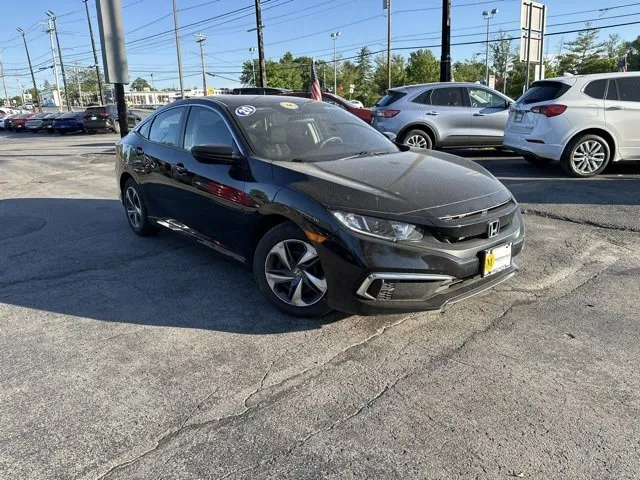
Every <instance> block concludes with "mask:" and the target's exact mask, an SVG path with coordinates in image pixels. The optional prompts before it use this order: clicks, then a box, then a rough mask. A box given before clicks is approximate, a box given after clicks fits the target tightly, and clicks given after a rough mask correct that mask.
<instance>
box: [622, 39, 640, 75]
mask: <svg viewBox="0 0 640 480" xmlns="http://www.w3.org/2000/svg"><path fill="white" fill-rule="evenodd" d="M623 51H624V52H628V54H627V65H628V67H629V70H632V71H637V70H640V36H639V37H637V38H636V39H635V40H633V41H631V42H626V43H625V44H624V47H623Z"/></svg>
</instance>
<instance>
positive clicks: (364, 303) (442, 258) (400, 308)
mask: <svg viewBox="0 0 640 480" xmlns="http://www.w3.org/2000/svg"><path fill="white" fill-rule="evenodd" d="M524 236H525V235H524V223H523V221H522V216H521V214H520V213H519V212H518V214H517V215H516V216H515V217H514V221H513V222H512V224H511V225H510V226H509V228H505V230H504V231H503V232H501V233H500V234H499V235H498V236H497V237H494V238H491V239H487V238H485V239H474V240H470V241H468V242H460V243H457V244H448V243H444V242H437V244H435V243H434V242H431V243H430V246H428V247H426V248H425V247H424V245H420V246H416V245H411V244H400V243H393V242H387V241H384V240H377V239H373V238H370V237H364V236H360V235H357V236H356V235H351V234H348V233H346V232H343V233H342V234H341V238H340V239H334V240H331V241H327V242H325V244H323V245H322V246H321V252H320V255H321V258H322V263H323V265H324V266H325V271H326V272H327V285H328V298H327V300H328V303H329V305H330V306H331V307H332V308H334V309H336V310H340V311H343V312H348V313H353V314H359V315H367V314H375V313H394V312H411V311H421V310H439V309H441V308H443V307H444V306H445V305H448V304H452V303H455V302H458V301H460V300H463V299H465V298H468V297H471V296H473V295H477V294H479V293H481V292H483V291H485V290H488V289H490V288H492V287H494V286H496V285H498V284H499V283H501V282H503V281H505V280H508V279H509V278H511V277H513V276H514V275H515V274H516V272H517V270H518V268H517V266H516V263H514V260H515V259H516V257H517V255H518V254H519V253H520V252H521V250H522V248H523V245H524ZM507 243H510V244H511V246H512V247H511V254H512V264H511V265H510V266H509V267H508V268H506V269H504V270H502V271H500V272H498V273H495V274H494V275H490V276H486V277H482V275H481V268H482V265H483V261H484V251H485V250H487V249H492V248H495V247H498V246H500V245H504V244H507Z"/></svg>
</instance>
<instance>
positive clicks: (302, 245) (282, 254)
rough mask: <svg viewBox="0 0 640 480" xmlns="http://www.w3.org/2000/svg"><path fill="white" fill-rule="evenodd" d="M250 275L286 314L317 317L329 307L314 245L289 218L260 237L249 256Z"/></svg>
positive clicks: (329, 308) (322, 273)
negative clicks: (250, 257) (250, 263)
mask: <svg viewBox="0 0 640 480" xmlns="http://www.w3.org/2000/svg"><path fill="white" fill-rule="evenodd" d="M253 275H254V277H255V279H256V282H257V283H258V286H259V287H260V290H261V291H262V294H263V295H264V296H265V297H266V298H267V300H268V301H269V302H270V303H271V304H273V305H275V306H276V307H278V308H279V309H280V310H282V311H283V312H286V313H288V314H289V315H294V316H296V317H320V316H323V315H326V314H327V313H329V312H330V311H331V307H329V305H328V303H327V280H326V276H325V273H324V268H323V266H322V263H321V261H320V257H319V255H318V252H317V250H316V247H315V246H314V245H313V244H312V242H311V241H310V240H309V239H308V238H307V237H306V236H305V235H304V233H303V232H302V231H301V230H300V228H298V227H297V226H296V225H295V224H294V223H292V222H286V223H281V224H280V225H277V226H276V227H274V228H272V229H271V230H269V231H268V232H267V233H266V235H265V236H264V237H262V239H261V240H260V243H258V247H257V248H256V251H255V254H254V257H253Z"/></svg>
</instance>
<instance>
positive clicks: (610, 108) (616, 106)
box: [607, 105, 624, 111]
mask: <svg viewBox="0 0 640 480" xmlns="http://www.w3.org/2000/svg"><path fill="white" fill-rule="evenodd" d="M607 110H609V111H615V110H624V107H623V106H621V105H613V106H611V107H609V108H607Z"/></svg>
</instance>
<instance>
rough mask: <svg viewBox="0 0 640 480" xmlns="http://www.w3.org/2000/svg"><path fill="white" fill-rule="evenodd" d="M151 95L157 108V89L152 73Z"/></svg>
mask: <svg viewBox="0 0 640 480" xmlns="http://www.w3.org/2000/svg"><path fill="white" fill-rule="evenodd" d="M151 94H152V96H153V106H154V107H155V106H156V103H157V101H156V87H155V85H154V84H153V73H151Z"/></svg>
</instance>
